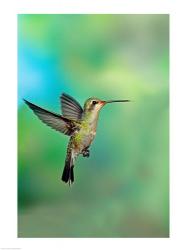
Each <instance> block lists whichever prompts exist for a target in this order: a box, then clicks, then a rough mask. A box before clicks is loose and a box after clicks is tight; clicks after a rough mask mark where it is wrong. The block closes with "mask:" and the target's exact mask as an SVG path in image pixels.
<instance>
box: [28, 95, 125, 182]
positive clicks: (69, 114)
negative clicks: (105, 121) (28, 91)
mask: <svg viewBox="0 0 187 250" xmlns="http://www.w3.org/2000/svg"><path fill="white" fill-rule="evenodd" d="M24 101H25V103H26V104H27V105H28V106H29V108H31V109H32V111H33V112H34V113H35V115H37V116H38V118H39V119H40V120H41V121H42V122H44V123H45V124H46V125H48V126H50V127H51V128H53V129H55V130H57V131H59V132H61V133H63V134H65V135H68V136H70V140H69V144H68V148H67V156H66V160H65V166H64V171H63V174H62V178H61V179H62V181H64V182H66V183H67V182H68V183H69V185H70V184H71V183H73V182H74V173H73V168H74V163H75V160H76V158H77V157H78V155H80V154H82V155H83V157H89V155H90V151H89V147H90V145H91V143H92V142H93V139H94V138H95V135H96V128H97V121H98V117H99V111H100V110H101V108H102V107H103V106H104V105H106V104H108V103H114V102H129V100H110V101H103V100H100V99H98V98H95V97H92V98H89V99H88V100H86V102H85V104H84V108H82V107H81V105H80V104H79V103H78V102H77V101H76V100H75V99H74V98H73V97H71V96H69V95H67V94H65V93H63V94H62V95H61V96H60V101H61V110H62V114H63V115H59V114H56V113H53V112H50V111H48V110H46V109H43V108H41V107H39V106H37V105H35V104H33V103H31V102H29V101H27V100H25V99H24Z"/></svg>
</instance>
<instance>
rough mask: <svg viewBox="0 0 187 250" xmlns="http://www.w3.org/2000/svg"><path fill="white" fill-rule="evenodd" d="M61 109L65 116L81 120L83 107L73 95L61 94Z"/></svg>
mask: <svg viewBox="0 0 187 250" xmlns="http://www.w3.org/2000/svg"><path fill="white" fill-rule="evenodd" d="M60 101H61V109H62V114H63V116H64V117H66V118H68V119H72V120H75V121H76V120H80V119H81V117H82V113H83V109H82V107H81V105H80V104H79V103H78V102H77V101H76V100H75V99H74V98H73V97H71V96H69V95H67V94H65V93H63V94H62V95H61V96H60Z"/></svg>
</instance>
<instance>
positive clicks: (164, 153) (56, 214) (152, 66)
mask: <svg viewBox="0 0 187 250" xmlns="http://www.w3.org/2000/svg"><path fill="white" fill-rule="evenodd" d="M168 68H169V16H168V15H18V236H19V237H168V236H169V156H168V141H169V138H168V134H169V128H168V122H169V111H168V109H169V93H168V92H169V91H168V88H169V83H168V81H169V79H168V71H169V69H168ZM62 92H66V93H68V94H70V95H72V96H74V97H75V98H76V99H77V100H78V101H79V102H80V103H81V105H83V104H84V101H85V100H86V99H87V98H89V97H91V96H96V97H98V98H101V99H131V100H132V102H131V103H123V104H122V103H121V104H119V103H118V104H111V105H108V106H106V107H104V108H103V110H102V111H101V113H100V118H99V124H98V129H97V136H96V138H95V141H94V143H93V145H92V146H91V155H90V158H88V159H87V158H83V157H79V158H78V160H77V162H76V167H75V183H74V184H73V185H72V186H71V187H69V186H68V185H65V183H63V182H61V180H60V178H61V174H62V169H63V166H64V160H65V155H66V148H67V143H68V139H69V138H68V137H67V136H65V135H61V134H60V133H58V132H56V131H54V130H52V129H50V128H49V127H47V126H45V125H44V124H42V123H41V122H40V121H39V119H38V118H37V117H36V116H34V115H33V113H32V112H31V111H30V110H29V109H28V107H26V105H25V104H24V103H23V101H22V98H25V99H27V100H29V101H31V102H34V103H35V104H37V105H39V106H42V107H44V108H46V109H49V110H52V111H55V112H58V113H60V99H59V96H60V94H61V93H62Z"/></svg>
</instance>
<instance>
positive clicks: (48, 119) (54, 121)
mask: <svg viewBox="0 0 187 250" xmlns="http://www.w3.org/2000/svg"><path fill="white" fill-rule="evenodd" d="M24 101H25V103H26V104H27V105H28V106H29V108H30V109H32V111H33V112H34V113H35V115H37V116H38V118H39V119H40V120H41V121H42V122H44V123H45V124H46V125H48V126H50V127H51V128H53V129H55V130H57V131H59V132H61V133H64V134H65V135H71V134H72V133H73V132H74V130H75V128H76V124H75V123H74V122H73V121H71V120H69V119H67V118H65V117H62V116H61V115H58V114H56V113H53V112H50V111H47V110H45V109H43V108H40V107H38V106H37V105H35V104H33V103H31V102H28V101H26V100H24Z"/></svg>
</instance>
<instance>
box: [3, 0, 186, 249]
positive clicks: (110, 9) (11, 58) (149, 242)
mask: <svg viewBox="0 0 187 250" xmlns="http://www.w3.org/2000/svg"><path fill="white" fill-rule="evenodd" d="M2 2H3V3H2ZM0 10H1V15H0V25H1V29H0V31H1V33H0V35H1V39H0V42H1V44H0V60H1V74H0V78H1V94H0V96H1V97H0V101H1V103H0V107H1V122H0V126H1V127H0V132H1V134H0V135H1V136H0V142H1V148H0V152H1V166H0V171H1V172H0V178H1V181H0V192H1V196H0V197H1V201H0V238H1V241H0V249H1V248H3V247H5V248H6V247H7V248H9V247H15V248H16V247H20V248H21V249H32V250H33V249H44V248H45V249H76V248H81V249H86V248H89V249H95V248H96V247H97V248H99V249H100V248H102V249H106V248H112V249H114V248H118V247H120V246H122V247H124V248H126V249H140V250H141V249H144V250H146V249H147V250H148V249H152V250H154V249H155V250H158V249H180V248H182V249H185V246H186V247H187V244H186V241H185V237H186V231H187V230H186V217H187V215H186V214H187V204H186V192H185V191H186V190H187V188H186V183H187V181H186V173H187V171H186V169H187V163H186V158H185V154H186V151H187V147H186V141H187V140H186V139H187V138H186V134H187V133H186V130H187V122H186V113H187V112H186V107H187V103H186V99H187V98H186V95H187V91H186V86H187V79H186V78H187V77H186V75H187V73H186V71H187V62H186V61H187V53H186V51H187V49H186V48H187V37H186V23H187V20H186V8H185V2H183V1H174V0H173V1H172V0H168V1H167V0H157V1H156V0H155V1H153V0H148V1H145V0H136V1H135V0H129V1H125V0H124V1H123V0H121V1H119V0H113V1H111V0H95V1H94V0H93V1H91V0H87V1H78V0H74V1H72V0H67V1H62V0H61V1H60V0H53V1H52V0H51V1H49V0H45V1H42V0H40V1H36V0H32V1H23V0H19V1H15V0H14V1H13V0H12V1H10V0H6V1H1V6H0ZM18 13H116V14H117V13H124V14H126V13H128V14H131V13H142V14H145V13H147V14H153V13H155V14H156V13H158V14H161V13H165V14H166V13H169V14H170V25H171V38H170V39H171V43H170V44H171V67H170V75H171V81H170V98H171V105H170V108H171V115H170V122H171V125H170V132H171V136H170V145H171V146H170V147H171V149H170V162H171V164H170V172H171V178H170V181H171V185H170V193H171V206H170V211H171V237H170V238H169V239H146V238H143V239H127V238H125V239H92V240H90V239H17V235H16V230H17V226H16V222H17V212H16V210H15V208H16V192H17V179H16V174H17V173H16V172H17V169H16V157H17V156H16V154H17V152H16V143H17V142H16V131H17V130H16V127H17V126H16V123H15V121H16V119H17V118H16V117H17V95H16V92H17V72H16V71H17V69H16V61H17V47H16V36H17V29H16V22H17V16H16V15H17V14H18Z"/></svg>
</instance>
